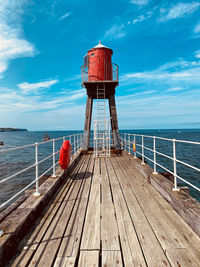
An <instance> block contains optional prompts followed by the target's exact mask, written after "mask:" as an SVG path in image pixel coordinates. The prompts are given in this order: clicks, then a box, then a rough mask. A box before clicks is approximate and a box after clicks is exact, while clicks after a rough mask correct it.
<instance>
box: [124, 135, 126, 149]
mask: <svg viewBox="0 0 200 267" xmlns="http://www.w3.org/2000/svg"><path fill="white" fill-rule="evenodd" d="M124 149H125V150H126V134H124Z"/></svg>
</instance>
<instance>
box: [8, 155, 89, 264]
mask: <svg viewBox="0 0 200 267" xmlns="http://www.w3.org/2000/svg"><path fill="white" fill-rule="evenodd" d="M84 161H85V156H83V157H82V158H81V160H80V162H79V163H78V164H77V166H76V168H74V170H73V171H72V173H71V175H70V178H69V179H68V180H67V181H66V183H65V184H64V185H63V186H62V188H61V190H60V191H59V192H58V193H57V195H56V196H55V198H54V199H53V200H52V201H53V202H52V204H51V205H50V207H49V208H48V209H45V210H44V212H43V215H41V216H43V217H42V218H41V219H40V218H38V220H37V221H36V227H35V229H34V230H33V233H32V235H31V236H30V237H29V239H28V241H26V243H25V244H24V245H23V247H22V251H21V253H19V255H18V256H17V257H16V258H15V260H14V262H13V264H12V266H18V265H19V263H21V262H23V266H25V265H26V264H27V263H28V262H29V261H30V259H31V257H32V256H33V254H34V253H35V250H36V249H37V247H38V246H39V244H40V242H41V240H42V237H43V235H44V234H45V232H46V230H47V229H48V227H49V225H50V224H51V222H52V219H53V218H54V216H55V214H56V212H57V211H58V209H59V208H60V206H61V200H63V199H64V198H65V197H66V194H67V192H68V190H69V188H70V187H71V186H72V184H74V183H73V179H74V177H75V175H76V173H77V171H78V170H79V168H80V167H81V166H82V164H83V162H84Z"/></svg>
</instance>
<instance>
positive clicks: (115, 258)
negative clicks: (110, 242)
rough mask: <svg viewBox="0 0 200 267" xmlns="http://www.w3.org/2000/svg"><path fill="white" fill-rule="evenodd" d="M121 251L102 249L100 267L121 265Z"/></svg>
mask: <svg viewBox="0 0 200 267" xmlns="http://www.w3.org/2000/svg"><path fill="white" fill-rule="evenodd" d="M122 266H123V265H122V257H121V251H102V267H122Z"/></svg>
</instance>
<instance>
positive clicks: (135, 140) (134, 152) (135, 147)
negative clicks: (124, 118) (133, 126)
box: [134, 134, 137, 159]
mask: <svg viewBox="0 0 200 267" xmlns="http://www.w3.org/2000/svg"><path fill="white" fill-rule="evenodd" d="M134 144H135V149H136V137H135V134H134ZM134 158H135V159H136V158H137V156H136V151H134Z"/></svg>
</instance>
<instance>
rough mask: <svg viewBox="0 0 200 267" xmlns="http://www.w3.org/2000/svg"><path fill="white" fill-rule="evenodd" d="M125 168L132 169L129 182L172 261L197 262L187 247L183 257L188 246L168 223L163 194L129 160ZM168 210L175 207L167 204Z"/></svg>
mask: <svg viewBox="0 0 200 267" xmlns="http://www.w3.org/2000/svg"><path fill="white" fill-rule="evenodd" d="M125 162H126V161H125ZM124 170H126V171H127V172H128V170H129V171H131V173H130V172H129V174H128V173H127V175H126V178H127V180H128V181H129V184H130V186H131V188H132V190H133V192H134V193H135V196H136V198H137V199H138V201H139V203H140V205H141V208H142V209H143V211H144V213H145V215H146V217H147V218H148V221H149V223H150V224H151V227H152V229H153V231H154V233H155V234H156V236H157V238H158V240H159V242H160V244H161V246H162V248H163V250H164V251H165V253H166V254H167V257H168V259H169V261H170V263H171V264H172V265H175V266H176V265H177V261H178V262H183V260H185V266H187V264H188V259H192V261H193V262H195V261H196V259H195V257H193V255H192V254H191V253H190V252H189V251H188V250H187V249H186V250H184V251H185V257H184V259H183V258H182V251H183V250H181V249H183V248H186V247H185V244H184V243H183V242H182V241H183V240H182V239H181V238H180V235H179V234H178V233H177V232H176V231H175V229H174V228H173V225H171V226H170V225H169V224H168V222H167V221H168V218H167V217H168V216H167V215H166V214H165V213H164V212H163V211H164V210H165V209H163V208H161V207H160V206H159V205H160V203H161V202H162V201H163V200H164V199H163V198H162V196H160V195H159V194H158V192H157V191H156V190H155V189H154V188H153V187H152V186H151V185H150V184H149V183H148V182H147V180H145V179H144V177H141V174H140V175H139V173H138V172H137V170H136V169H133V168H132V167H131V166H129V164H128V162H126V164H125V166H124ZM130 177H131V178H130ZM156 194H158V195H157V199H156V200H155V195H156ZM164 201H165V200H164ZM166 210H168V212H173V209H172V207H170V206H167V208H166ZM176 216H177V217H176V219H177V220H178V221H180V216H179V215H178V214H176ZM173 249H174V251H173ZM179 253H180V254H179ZM174 255H176V257H174ZM186 259H187V260H186ZM197 262H198V261H197Z"/></svg>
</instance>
